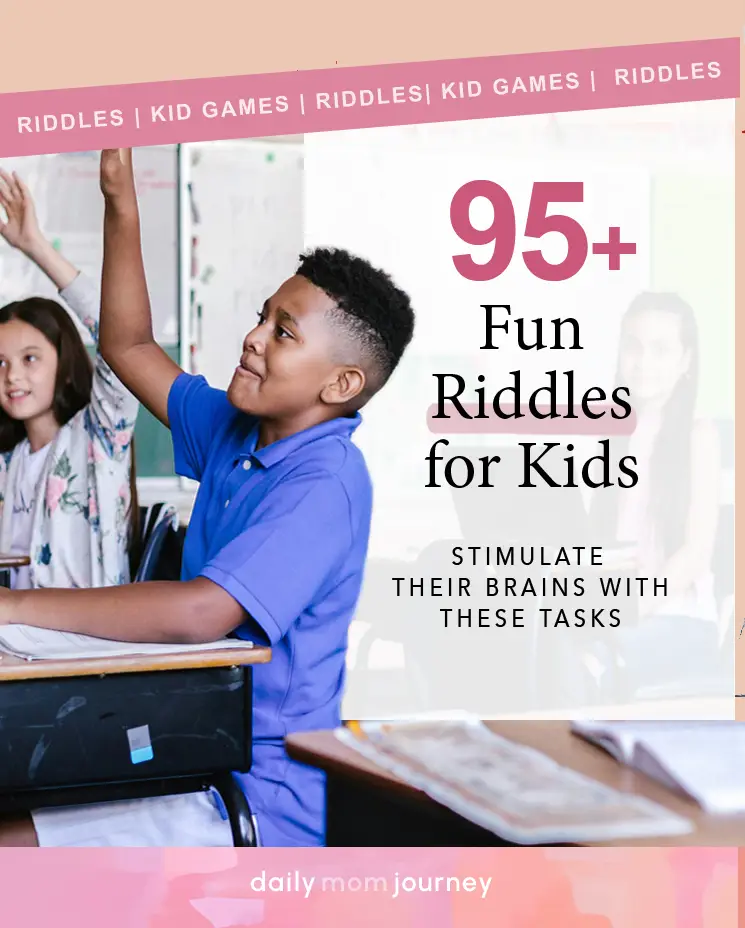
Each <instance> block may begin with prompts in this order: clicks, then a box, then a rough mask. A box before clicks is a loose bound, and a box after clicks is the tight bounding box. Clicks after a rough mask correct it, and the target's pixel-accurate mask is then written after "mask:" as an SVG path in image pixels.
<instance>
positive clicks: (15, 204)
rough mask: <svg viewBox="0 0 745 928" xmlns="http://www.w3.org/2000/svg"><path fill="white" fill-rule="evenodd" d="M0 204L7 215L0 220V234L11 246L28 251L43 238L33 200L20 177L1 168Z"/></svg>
mask: <svg viewBox="0 0 745 928" xmlns="http://www.w3.org/2000/svg"><path fill="white" fill-rule="evenodd" d="M0 206H2V208H3V209H4V210H5V214H6V216H7V221H6V222H3V221H2V220H0V235H1V236H2V237H3V238H4V239H5V241H6V242H7V243H8V244H9V245H11V246H12V247H13V248H18V249H19V250H20V251H22V252H25V253H29V252H30V251H31V250H33V248H34V247H35V246H36V245H38V244H39V242H40V241H42V239H43V236H42V233H41V229H40V228H39V221H38V219H37V218H36V209H35V208H34V201H33V198H32V197H31V193H30V192H29V190H28V187H26V185H25V184H24V183H23V181H22V180H21V178H20V177H19V176H18V175H17V174H16V173H15V172H14V173H13V174H8V172H7V171H4V170H3V169H2V168H0Z"/></svg>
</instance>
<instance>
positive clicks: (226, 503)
mask: <svg viewBox="0 0 745 928" xmlns="http://www.w3.org/2000/svg"><path fill="white" fill-rule="evenodd" d="M229 505H230V500H229V499H226V500H225V508H226V509H227V508H228V506H229Z"/></svg>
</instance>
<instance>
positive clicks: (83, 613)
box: [0, 577, 246, 644]
mask: <svg viewBox="0 0 745 928" xmlns="http://www.w3.org/2000/svg"><path fill="white" fill-rule="evenodd" d="M245 619H246V613H245V612H244V611H243V608H242V607H241V606H240V605H239V604H238V603H237V602H236V600H235V599H233V597H232V596H231V595H230V594H229V593H226V592H225V590H223V589H222V587H220V586H218V585H217V584H216V583H213V582H212V581H211V580H207V579H206V578H204V577H198V578H196V579H195V580H189V581H186V582H181V581H175V582H153V583H132V584H129V585H125V586H114V587H103V588H98V589H89V590H58V589H47V590H22V591H14V592H10V591H0V626H2V625H33V626H36V627H37V628H52V629H57V630H58V631H65V632H76V633H78V634H82V635H95V636H96V637H98V638H110V639H113V640H115V641H146V642H151V643H159V642H163V643H166V644H170V643H179V644H202V643H204V642H208V641H217V640H218V639H219V638H224V637H225V636H226V635H228V634H229V633H230V632H232V631H233V630H234V629H236V628H237V627H238V626H239V625H240V624H241V623H242V622H244V621H245Z"/></svg>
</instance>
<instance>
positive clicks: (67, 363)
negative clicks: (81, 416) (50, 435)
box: [0, 296, 93, 453]
mask: <svg viewBox="0 0 745 928" xmlns="http://www.w3.org/2000/svg"><path fill="white" fill-rule="evenodd" d="M14 319H17V320H18V321H19V322H25V323H26V324H27V325H30V326H33V327H34V328H35V329H37V330H38V331H39V332H41V334H42V335H43V336H44V337H45V338H46V340H47V341H48V342H50V343H51V344H52V345H53V346H54V349H55V351H56V352H57V381H56V383H55V385H54V399H53V401H52V409H53V411H54V417H55V419H56V420H57V422H58V423H59V424H60V425H61V426H62V425H65V423H67V422H69V421H70V419H72V417H73V416H74V415H75V414H76V413H78V412H80V410H81V409H83V408H84V407H86V406H87V405H88V403H90V401H91V384H92V382H93V365H92V364H91V359H90V356H89V355H88V352H87V351H86V348H85V345H84V344H83V339H82V338H81V337H80V334H79V332H78V330H77V328H76V327H75V323H74V322H73V321H72V319H71V318H70V316H69V314H68V313H67V311H66V310H65V309H64V308H63V307H62V306H60V304H59V303H56V302H55V301H54V300H47V299H45V298H44V297H40V296H34V297H31V298H30V299H28V300H18V301H17V302H15V303H8V305H7V306H3V307H2V309H0V326H3V325H5V324H6V323H8V322H12V321H13V320H14ZM25 437H26V426H25V425H24V424H23V422H20V421H19V420H17V419H11V417H10V416H9V415H7V414H6V413H5V412H3V410H2V409H0V453H4V452H6V451H12V450H13V448H15V446H16V445H17V444H18V443H19V442H20V441H23V439H24V438H25Z"/></svg>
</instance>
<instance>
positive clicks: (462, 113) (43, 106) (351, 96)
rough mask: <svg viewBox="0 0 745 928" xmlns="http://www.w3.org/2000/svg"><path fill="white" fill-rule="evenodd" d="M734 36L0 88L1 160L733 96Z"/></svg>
mask: <svg viewBox="0 0 745 928" xmlns="http://www.w3.org/2000/svg"><path fill="white" fill-rule="evenodd" d="M739 59H740V40H739V38H724V39H708V40H702V41H696V42H674V43H665V44H659V45H634V46H627V47H617V48H596V49H581V50H577V51H560V52H541V53H537V54H525V55H507V56H503V57H493V58H470V59H469V58H465V59H455V60H451V61H430V62H412V63H404V64H390V65H373V66H367V67H355V68H334V69H326V70H318V71H291V72H284V73H277V74H257V75H252V76H244V77H220V78H208V79H200V80H184V81H163V82H159V83H149V84H128V85H121V86H113V87H82V88H78V89H70V90H55V91H34V92H30V93H13V94H1V95H0V139H1V140H2V142H0V157H11V156H18V155H31V154H44V153H53V152H68V151H90V150H92V149H100V148H119V147H125V146H127V147H129V146H144V145H165V144H173V143H177V142H195V141H210V140H217V139H236V138H254V137H260V136H268V135H292V134H296V133H306V132H325V131H334V130H341V129H364V128H372V127H377V126H397V125H412V124H417V123H434V122H451V121H456V120H466V119H488V118H491V117H495V116H520V115H529V114H539V113H561V112H569V111H578V110H594V109H608V108H613V107H625V106H642V105H651V104H661V103H683V102H690V101H698V100H723V99H734V98H736V97H739V95H740V60H739Z"/></svg>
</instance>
